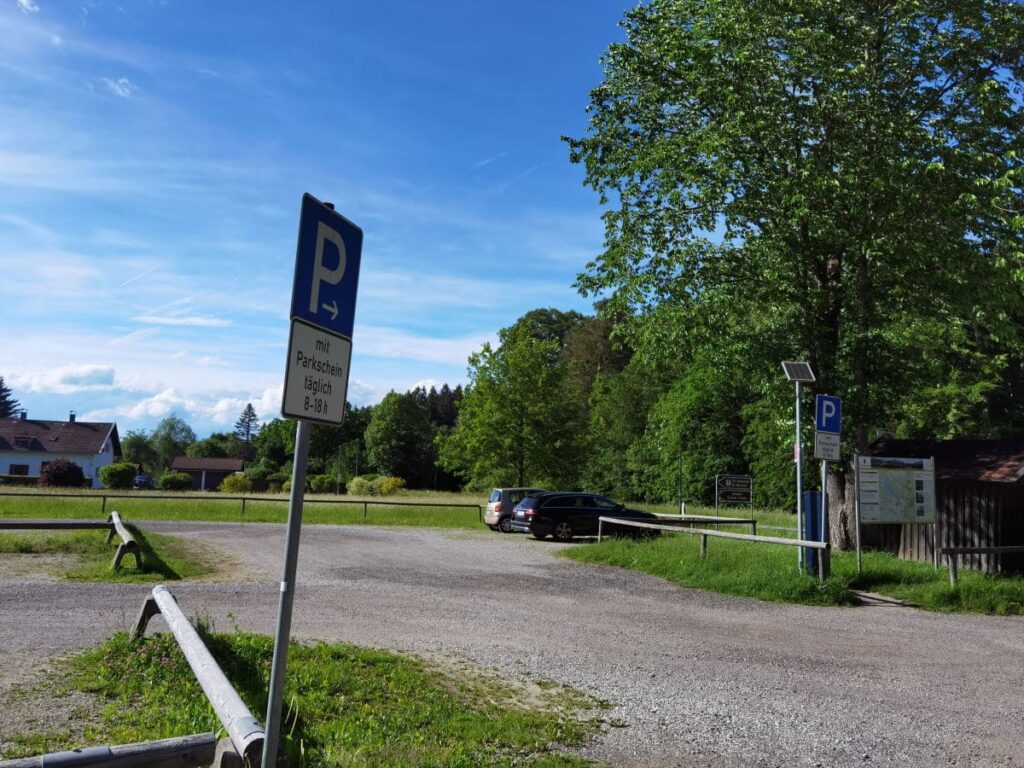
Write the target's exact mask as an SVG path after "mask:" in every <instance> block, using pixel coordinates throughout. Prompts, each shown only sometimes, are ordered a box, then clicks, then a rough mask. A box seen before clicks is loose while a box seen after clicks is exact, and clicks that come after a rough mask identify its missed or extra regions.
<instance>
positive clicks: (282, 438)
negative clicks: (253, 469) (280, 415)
mask: <svg viewBox="0 0 1024 768" xmlns="http://www.w3.org/2000/svg"><path fill="white" fill-rule="evenodd" d="M253 443H254V445H255V446H256V461H257V462H261V463H266V464H268V465H272V466H273V467H274V468H275V469H279V468H281V467H283V466H284V465H285V464H286V463H288V462H290V461H291V460H292V456H293V455H294V454H295V422H294V421H292V420H291V419H271V420H270V421H268V422H266V423H265V424H264V425H263V426H261V427H260V431H259V432H257V433H256V437H255V438H253Z"/></svg>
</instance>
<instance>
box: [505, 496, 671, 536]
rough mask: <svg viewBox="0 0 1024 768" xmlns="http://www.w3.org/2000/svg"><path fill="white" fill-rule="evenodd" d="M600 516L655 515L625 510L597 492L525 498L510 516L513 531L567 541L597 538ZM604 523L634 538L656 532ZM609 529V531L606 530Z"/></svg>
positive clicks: (653, 516)
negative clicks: (581, 537)
mask: <svg viewBox="0 0 1024 768" xmlns="http://www.w3.org/2000/svg"><path fill="white" fill-rule="evenodd" d="M599 517H621V518H631V519H644V520H650V521H651V522H654V521H656V520H657V519H658V518H657V515H652V514H651V513H650V512H643V511H642V510H639V509H627V508H626V507H625V506H623V505H622V504H618V503H616V502H614V501H612V500H611V499H609V498H608V497H607V496H598V495H597V494H596V493H578V492H575V491H555V492H549V493H538V494H536V495H534V496H527V497H526V498H524V499H523V500H522V501H520V502H519V503H518V504H516V507H515V511H514V512H513V513H512V529H513V530H516V531H523V532H525V533H530V534H532V535H533V536H534V538H538V539H543V538H544V537H546V536H554V537H555V539H557V540H558V541H568V540H569V539H571V538H572V537H573V536H596V535H597V525H598V518H599ZM615 528H616V526H614V525H609V524H608V523H605V526H604V529H605V530H607V531H608V532H609V533H614V534H618V535H633V536H637V537H642V536H651V535H656V534H657V531H654V530H650V529H645V528H634V527H631V526H625V525H623V526H618V527H617V530H615ZM609 529H611V530H609Z"/></svg>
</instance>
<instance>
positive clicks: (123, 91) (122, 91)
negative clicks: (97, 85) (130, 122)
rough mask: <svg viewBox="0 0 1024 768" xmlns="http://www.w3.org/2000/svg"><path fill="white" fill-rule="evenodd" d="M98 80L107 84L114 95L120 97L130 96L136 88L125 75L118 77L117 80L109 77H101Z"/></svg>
mask: <svg viewBox="0 0 1024 768" xmlns="http://www.w3.org/2000/svg"><path fill="white" fill-rule="evenodd" d="M100 82H102V83H103V84H104V85H106V86H107V88H108V89H109V90H110V92H111V93H113V94H114V95H115V96H120V97H121V98H122V99H127V98H130V97H131V95H132V94H133V93H135V92H136V91H137V90H139V89H138V86H136V85H135V84H134V83H132V81H131V80H129V79H128V78H127V77H119V78H117V80H113V79H111V78H109V77H101V78H100Z"/></svg>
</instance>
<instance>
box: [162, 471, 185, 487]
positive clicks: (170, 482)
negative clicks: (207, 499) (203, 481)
mask: <svg viewBox="0 0 1024 768" xmlns="http://www.w3.org/2000/svg"><path fill="white" fill-rule="evenodd" d="M157 487H159V488H160V490H161V491H191V490H192V477H191V476H190V475H189V474H188V473H187V472H164V474H162V475H161V476H160V479H159V480H158V481H157Z"/></svg>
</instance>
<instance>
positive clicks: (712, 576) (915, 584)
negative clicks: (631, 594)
mask: <svg viewBox="0 0 1024 768" xmlns="http://www.w3.org/2000/svg"><path fill="white" fill-rule="evenodd" d="M759 519H760V518H759ZM561 554H562V555H563V556H565V557H569V558H572V559H574V560H580V561H583V562H588V563H600V564H604V565H615V566H619V567H622V568H629V569H631V570H635V571H642V572H644V573H650V574H653V575H654V576H660V577H661V578H663V579H666V580H668V581H671V582H674V583H676V584H680V585H682V586H685V587H694V588H697V589H706V590H709V591H712V592H721V593H723V594H727V595H738V596H742V597H753V598H757V599H759V600H768V601H772V602H779V603H802V604H806V605H852V604H855V603H856V602H857V597H856V595H855V594H854V591H870V592H877V593H879V594H883V595H887V596H890V597H894V598H897V599H899V600H903V601H905V602H908V603H910V604H912V605H915V606H917V607H920V608H924V609H926V610H930V611H943V612H961V613H994V614H1020V613H1024V579H1022V578H1020V577H1007V576H988V575H986V574H982V573H977V572H972V571H962V572H961V574H960V581H959V583H958V584H957V586H955V587H951V586H950V585H949V578H948V572H947V571H946V570H945V569H939V570H935V568H934V567H932V566H931V565H929V564H928V563H920V562H912V561H908V560H900V559H898V558H896V557H895V556H893V555H890V554H887V553H884V552H864V553H863V572H862V573H861V574H860V575H858V574H857V559H856V555H855V554H854V553H852V552H851V553H841V554H840V553H835V552H833V553H832V576H831V578H830V579H829V580H828V581H827V582H826V583H825V584H824V585H821V584H819V583H818V580H817V577H816V576H812V575H810V574H801V573H799V572H798V571H797V567H796V553H795V552H794V551H793V548H792V547H782V546H778V545H771V544H755V543H752V542H744V541H735V540H726V539H714V538H709V539H708V554H707V558H706V559H704V560H702V559H701V557H700V539H699V537H697V536H693V535H689V534H672V533H664V532H663V534H662V536H661V537H659V538H658V539H655V540H653V541H633V540H630V539H605V540H604V541H602V542H601V543H596V542H595V543H593V544H584V545H582V546H578V547H571V548H569V549H566V550H563V551H562V553H561Z"/></svg>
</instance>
